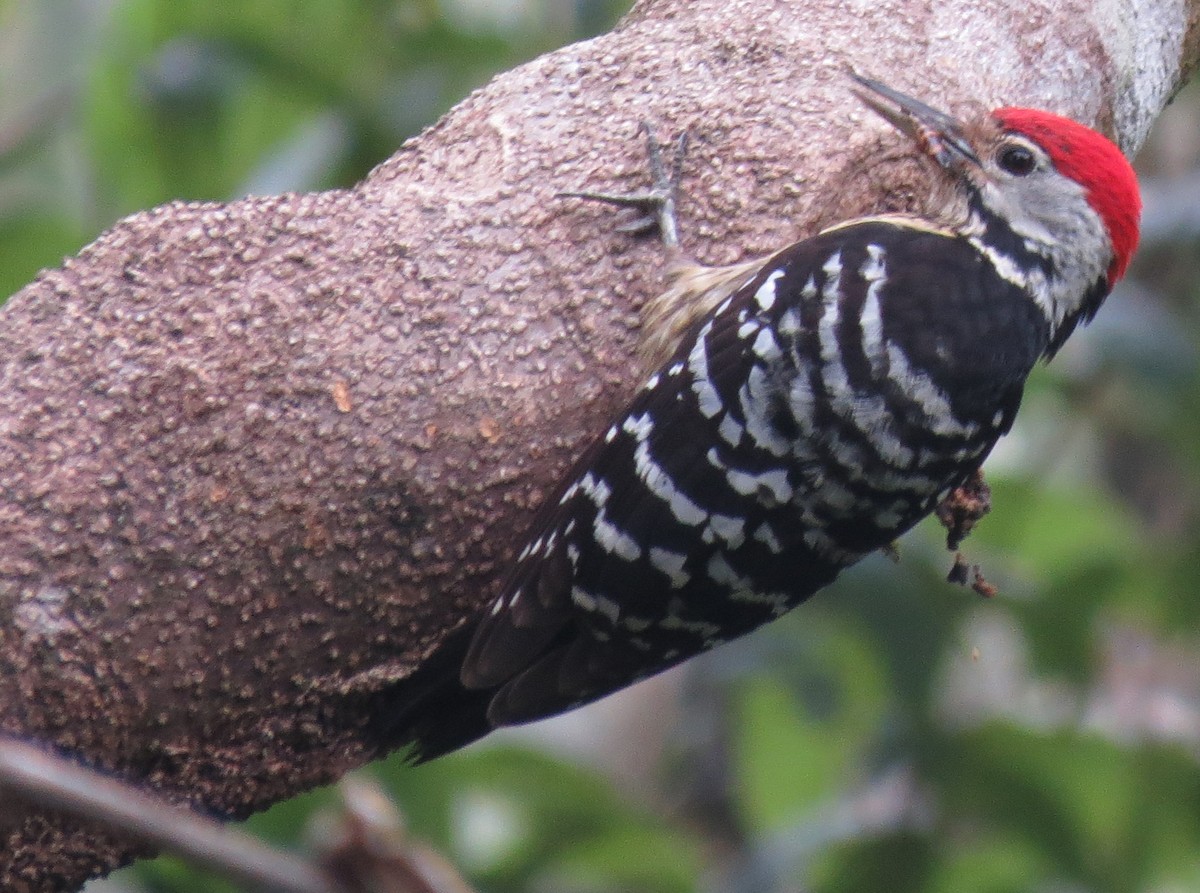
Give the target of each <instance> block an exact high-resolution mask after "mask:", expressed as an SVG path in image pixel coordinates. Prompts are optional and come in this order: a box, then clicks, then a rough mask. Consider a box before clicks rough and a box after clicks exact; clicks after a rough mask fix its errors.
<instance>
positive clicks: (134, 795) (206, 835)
mask: <svg viewBox="0 0 1200 893" xmlns="http://www.w3.org/2000/svg"><path fill="white" fill-rule="evenodd" d="M0 791H7V792H8V793H11V794H12V795H14V796H16V797H19V798H21V799H23V800H25V801H27V802H29V803H31V804H34V805H36V806H41V807H44V808H47V809H53V810H56V811H59V812H64V813H68V814H70V815H73V816H75V817H77V818H80V819H83V820H85V821H89V822H95V823H97V824H99V825H101V826H103V827H105V828H109V829H111V830H112V831H114V832H119V833H120V834H121V835H122V836H124V837H127V838H128V839H130V840H132V841H138V842H141V843H144V844H147V845H149V846H151V847H154V848H155V849H159V850H162V851H164V852H167V853H171V854H173V855H176V856H179V857H180V858H182V859H185V860H187V861H188V862H191V863H193V864H194V865H197V866H200V867H203V868H208V869H211V870H212V871H215V872H218V873H219V874H221V875H223V876H225V877H227V878H229V879H230V880H232V881H235V882H237V883H242V884H245V885H247V886H248V887H250V888H252V889H267V890H273V891H277V893H393V891H394V893H470V891H471V888H470V887H469V886H467V884H466V882H465V881H463V880H462V878H461V876H459V874H458V873H457V872H456V871H455V870H454V869H453V868H452V867H451V866H450V864H449V862H447V861H446V860H445V859H444V858H443V857H442V856H440V855H439V854H437V853H436V852H434V851H433V850H431V849H430V848H428V847H426V846H424V845H423V844H420V843H418V842H416V841H412V840H409V839H407V838H406V837H405V834H404V831H403V828H402V827H401V824H400V819H399V816H398V815H397V813H396V810H395V807H394V806H393V805H392V803H391V802H390V801H389V800H388V799H387V798H386V797H385V796H384V795H383V793H382V792H381V791H379V790H378V789H377V788H376V787H374V786H373V785H371V784H369V783H367V782H366V781H363V780H354V779H347V780H346V781H344V782H343V783H342V785H341V794H342V809H340V810H338V811H337V812H336V813H330V814H326V815H318V816H317V817H316V819H314V827H313V828H312V829H310V830H311V833H310V837H311V838H312V847H313V849H314V850H315V853H314V856H313V857H312V858H311V859H308V858H303V857H300V856H297V855H293V854H291V853H285V852H282V851H280V850H277V849H274V848H272V847H269V846H266V845H265V844H263V843H261V842H259V841H258V840H256V839H255V838H253V837H250V836H249V835H247V834H244V833H242V832H240V831H237V830H236V829H234V828H231V827H229V826H226V825H222V824H220V823H219V822H217V821H215V820H213V819H207V818H204V817H202V816H200V815H197V814H196V813H194V812H190V811H188V810H186V809H180V808H179V807H177V806H173V805H171V804H170V803H167V802H165V801H163V800H161V799H159V798H157V797H154V796H152V795H150V794H147V793H144V792H142V791H139V790H137V789H136V788H134V787H132V786H131V785H128V784H125V783H123V782H120V781H116V780H114V779H111V778H106V777H105V776H103V775H100V774H99V773H97V772H94V771H92V770H90V769H86V768H84V767H82V766H78V765H76V764H75V763H72V762H71V761H69V760H66V759H63V758H62V757H57V756H54V755H52V754H49V753H46V752H45V751H42V750H39V749H38V748H36V747H34V746H32V745H28V744H22V743H21V742H19V741H13V740H11V739H8V738H3V737H0Z"/></svg>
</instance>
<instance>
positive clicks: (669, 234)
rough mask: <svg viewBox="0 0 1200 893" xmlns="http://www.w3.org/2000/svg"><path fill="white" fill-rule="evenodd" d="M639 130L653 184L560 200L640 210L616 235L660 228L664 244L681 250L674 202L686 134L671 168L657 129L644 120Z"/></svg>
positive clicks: (572, 194)
mask: <svg viewBox="0 0 1200 893" xmlns="http://www.w3.org/2000/svg"><path fill="white" fill-rule="evenodd" d="M638 130H639V131H640V132H642V133H644V134H645V135H646V154H647V156H648V157H649V160H650V176H651V178H652V179H653V183H652V184H651V186H650V188H649V189H647V190H645V191H643V192H632V193H611V192H559V193H557V197H558V198H582V199H587V200H588V201H594V202H604V203H605V204H609V205H616V206H617V207H620V208H634V209H636V210H638V211H641V212H642V214H641V216H640V217H636V218H634V219H633V220H630V221H627V222H625V223H622V224H619V225H618V226H617V228H616V229H617V232H621V233H635V234H636V233H644V232H649V231H650V230H652V229H654V228H656V227H657V228H658V231H659V234H660V235H661V237H662V241H663V245H665V246H666V247H667V248H668V249H670V250H674V249H676V248H678V247H679V227H678V224H677V223H676V221H675V201H676V197H677V193H678V190H679V180H680V176H681V175H682V172H683V159H684V157H685V155H686V154H687V133H682V134H680V136H679V138H678V139H676V140H675V142H674V147H675V149H674V152H673V153H672V156H671V164H670V167H669V169H668V167H667V165H666V164H664V162H663V151H662V150H663V146H662V144H661V143H660V142H659V141H658V138H657V137H656V136H655V134H654V128H653V127H651V126H650V124H648V123H647V122H645V121H643V122H642V123H641V124H640V125H639V127H638Z"/></svg>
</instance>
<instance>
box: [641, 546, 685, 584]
mask: <svg viewBox="0 0 1200 893" xmlns="http://www.w3.org/2000/svg"><path fill="white" fill-rule="evenodd" d="M686 562H687V556H686V555H680V554H679V553H678V552H671V551H668V550H667V549H660V548H659V547H658V546H651V547H650V564H651V565H652V566H653V567H655V568H656V569H658V570H660V571H662V573H664V574H666V577H667V579H668V580H670V581H671V588H672V589H680V588H682V587H683V586H685V585H687V582H688V580H690V579H691V575H690V574H688V573H687V572H686V571H685V570H684V569H683V566H684V564H685V563H686Z"/></svg>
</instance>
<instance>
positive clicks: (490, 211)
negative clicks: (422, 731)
mask: <svg viewBox="0 0 1200 893" xmlns="http://www.w3.org/2000/svg"><path fill="white" fill-rule="evenodd" d="M1196 8H1197V5H1196V3H1194V2H1193V3H1191V4H1190V5H1189V8H1188V9H1186V10H1181V9H1180V8H1179V6H1178V5H1172V4H1166V3H1162V2H1154V0H1127V2H1123V3H1119V4H1115V5H1114V4H1112V3H1084V2H1074V3H1067V2H1058V3H1056V4H1055V5H1053V6H1039V7H1036V8H1030V9H1029V10H1027V11H1026V12H1025V13H1023V14H1022V15H1014V14H1013V13H1012V10H1011V6H1010V5H1009V4H1007V3H1004V2H1000V0H989V2H984V0H937V2H908V3H903V4H891V3H882V4H874V5H869V6H867V7H864V8H856V9H854V10H851V9H850V8H848V7H847V6H846V5H845V4H843V3H840V2H836V0H820V2H813V0H803V2H799V0H644V2H641V3H639V4H638V5H637V7H636V8H635V9H634V11H633V12H632V13H631V14H630V15H629V16H628V17H627V18H626V20H625V21H624V22H623V23H622V24H621V25H620V26H619V27H618V28H617V30H616V31H614V32H613V33H612V34H609V35H606V36H604V37H601V38H598V39H596V40H593V41H588V42H585V43H581V44H578V45H575V46H572V47H567V48H565V49H563V50H561V51H559V52H556V53H552V54H550V55H548V56H545V57H542V58H540V59H537V60H535V61H533V62H531V63H529V64H528V65H525V66H523V67H521V68H518V69H516V70H514V71H512V72H509V73H507V74H505V75H502V76H500V77H498V78H497V79H495V80H494V81H493V82H492V83H491V84H489V85H488V86H487V87H486V88H484V89H483V90H481V91H479V92H477V93H476V94H474V95H472V96H471V97H469V98H468V99H466V100H465V101H464V102H463V103H462V104H460V105H459V106H458V107H457V108H456V109H454V110H453V111H452V112H451V113H450V114H448V115H447V116H446V117H445V118H444V119H443V120H442V121H441V122H440V123H439V124H437V125H436V126H435V127H433V128H431V129H430V130H428V131H426V132H425V133H423V134H422V135H421V136H419V137H417V138H416V139H414V140H412V141H410V142H409V143H407V144H406V145H405V146H404V147H403V148H402V149H401V150H400V151H399V152H398V153H397V154H396V155H395V156H394V157H393V158H391V159H390V160H389V161H387V162H385V163H384V164H382V165H381V166H380V167H379V168H377V169H376V170H375V171H374V172H373V173H372V174H371V176H370V177H369V178H368V179H367V180H366V181H365V182H363V183H362V184H360V185H359V186H358V187H356V188H355V189H352V190H349V191H338V192H327V193H320V194H313V195H286V196H278V197H269V198H257V197H255V198H248V199H245V200H242V201H238V202H233V203H229V204H224V205H215V204H208V205H196V204H172V205H168V206H165V207H162V208H159V209H156V210H153V211H149V212H146V213H143V214H139V215H135V216H133V217H131V218H129V219H127V220H125V221H123V222H121V223H120V224H118V225H117V226H115V227H114V228H113V229H112V230H110V231H109V232H108V233H106V234H105V235H103V236H102V237H101V238H100V239H98V240H97V241H96V242H95V243H93V244H92V245H91V246H89V247H88V248H86V249H84V251H83V252H81V253H80V255H79V256H78V257H75V258H73V259H71V260H68V261H67V262H66V263H65V264H64V265H63V266H62V268H60V269H58V270H54V271H51V272H47V273H44V274H43V275H41V276H39V278H38V279H37V280H36V281H35V282H33V283H31V284H30V285H29V286H28V287H26V288H25V289H23V290H22V291H21V292H19V293H18V294H17V295H15V296H14V297H13V298H12V299H11V300H10V301H9V303H8V304H7V305H6V306H5V308H4V311H3V313H4V320H3V331H0V357H3V386H0V487H2V492H3V502H2V504H0V516H2V517H3V531H4V536H3V539H2V542H0V618H3V619H2V621H0V678H3V679H4V682H3V684H2V685H0V730H3V731H6V732H8V733H10V734H14V735H19V736H23V737H27V738H40V739H47V740H52V741H53V742H55V744H56V745H57V746H58V747H59V748H62V749H64V750H66V751H68V752H73V753H77V754H78V755H79V756H80V757H81V758H82V759H85V760H86V761H87V762H89V763H92V764H94V765H97V766H100V767H103V768H105V769H107V770H109V771H112V772H114V773H117V774H119V775H121V776H123V777H125V778H128V779H135V780H141V781H144V782H145V783H146V784H147V785H151V786H153V787H155V788H158V789H160V790H161V791H163V792H164V793H166V794H167V795H168V796H170V797H172V798H174V799H175V800H176V801H178V802H186V803H191V804H194V805H196V806H198V807H203V808H204V809H206V810H210V811H218V812H221V813H224V814H227V815H230V816H242V815H245V814H246V813H248V812H250V811H252V810H254V809H258V808H261V807H263V806H265V805H267V804H269V803H271V802H274V801H276V800H279V799H282V798H284V797H287V796H289V795H291V794H294V793H296V792H297V791H300V790H302V789H305V788H308V787H311V786H313V785H315V784H318V783H321V782H325V781H328V780H330V779H332V778H335V777H337V776H338V775H340V774H341V773H343V772H344V771H345V770H347V769H348V768H350V767H352V766H354V765H358V764H360V763H362V762H365V761H367V760H369V759H372V758H373V757H375V756H378V755H379V752H380V750H381V743H380V742H379V741H378V740H375V739H374V738H373V737H372V734H371V733H370V731H369V729H370V723H369V720H370V715H369V714H370V712H371V711H378V710H385V709H386V705H387V695H388V692H389V691H390V690H391V689H392V687H394V685H395V684H396V683H397V682H398V681H400V680H402V679H404V678H405V677H406V676H407V675H408V674H410V673H411V672H412V671H413V669H414V668H415V667H417V666H418V665H419V664H420V663H421V661H422V659H423V658H424V657H425V656H426V655H427V654H428V653H429V652H430V651H431V650H432V649H433V648H434V647H435V646H436V644H437V643H438V642H439V641H441V640H442V639H443V638H444V637H445V636H446V635H447V634H448V633H449V632H450V631H451V630H453V629H454V628H455V627H456V626H457V625H458V624H460V623H461V622H462V621H463V620H464V619H465V618H466V617H468V616H469V615H470V614H471V613H472V612H473V611H475V610H476V609H477V608H478V607H479V606H480V605H481V604H483V603H484V601H485V600H486V599H487V597H488V596H489V595H490V594H491V593H492V592H493V591H494V586H495V584H496V580H497V573H498V571H499V570H500V569H501V567H502V565H503V561H504V559H505V557H506V556H507V555H509V554H510V553H511V551H512V549H513V548H514V546H515V545H516V544H517V542H518V539H519V534H520V531H521V530H522V528H523V527H524V525H525V524H526V523H527V522H528V520H529V517H530V513H531V512H532V510H533V509H534V508H535V507H536V505H537V503H538V501H539V499H540V498H541V497H542V495H543V494H544V493H545V492H546V490H547V489H548V488H549V487H551V486H553V484H554V482H555V481H556V480H557V478H558V477H559V476H560V475H561V474H563V473H564V471H565V469H566V468H567V466H568V465H569V463H570V462H571V460H572V458H573V456H574V455H575V454H576V451H577V450H578V449H579V447H580V446H581V444H582V443H584V442H585V440H586V439H587V438H588V437H589V436H591V435H594V433H595V432H597V431H599V430H601V429H602V427H603V425H604V424H605V422H606V420H607V417H608V416H609V414H610V413H612V412H613V411H614V410H615V409H616V408H617V407H618V406H619V405H620V404H621V403H622V401H624V400H625V399H626V398H627V397H628V396H629V395H630V393H631V392H632V390H633V389H634V387H635V386H636V384H637V383H638V377H637V376H636V375H632V374H631V372H630V364H631V358H632V357H634V356H635V354H636V351H637V348H638V346H639V341H640V339H641V338H642V337H643V333H642V332H641V330H640V329H639V320H638V312H639V309H640V307H641V305H642V303H643V302H644V301H645V300H646V298H647V297H649V296H650V295H651V294H652V293H653V292H654V291H655V290H656V289H657V288H658V287H659V286H660V285H661V276H660V266H659V261H658V256H657V249H656V247H655V246H654V245H653V244H652V243H651V242H649V241H643V242H635V241H632V240H630V239H629V238H628V237H625V236H622V235H620V234H619V233H615V232H614V231H613V227H612V225H611V220H610V216H609V212H607V211H606V210H604V209H599V208H591V207H585V206H581V205H579V204H569V205H568V204H564V203H561V202H557V201H555V200H554V198H553V195H554V194H555V193H556V192H558V191H562V190H569V189H575V188H580V187H587V188H596V189H606V190H620V189H624V188H630V187H634V186H638V185H644V180H643V179H642V177H643V163H642V156H641V142H640V140H639V139H638V138H637V137H636V128H637V125H638V123H639V122H640V121H643V120H650V121H653V122H656V123H657V124H658V125H659V130H660V133H662V135H663V136H664V137H669V136H671V135H673V134H675V133H678V132H679V131H681V130H683V129H686V130H687V131H688V132H689V134H690V135H691V137H692V149H691V153H690V155H689V158H688V162H687V170H686V172H685V177H684V184H683V188H684V195H683V200H682V207H681V224H682V239H683V246H684V249H685V250H686V251H689V252H691V253H692V254H693V255H695V256H696V257H697V258H698V259H700V260H702V261H704V262H707V263H731V262H733V261H736V260H738V259H739V258H742V257H748V256H751V255H754V254H761V253H764V252H766V251H768V250H770V249H772V248H776V247H779V246H780V245H782V244H784V243H785V242H786V241H788V240H790V239H793V238H795V237H797V236H799V235H802V234H804V233H806V232H809V231H812V230H813V229H814V228H815V227H816V226H817V225H818V224H819V223H822V222H829V221H830V220H832V219H835V218H836V217H839V216H846V215H848V214H850V213H853V212H856V211H861V210H864V209H867V208H871V207H876V206H878V205H879V204H880V203H881V202H886V201H893V202H895V201H900V202H902V201H903V191H904V188H903V187H904V184H903V183H900V184H899V185H897V183H896V182H894V181H893V180H891V179H889V175H888V172H887V171H881V169H872V170H868V169H861V168H860V167H858V166H856V165H858V164H859V163H860V162H861V159H862V153H863V151H864V149H866V148H867V147H869V146H872V145H876V144H877V141H878V140H880V139H881V134H882V133H883V125H881V124H877V123H876V122H874V121H872V120H871V118H870V116H869V115H867V114H864V112H863V111H862V109H861V108H860V107H858V106H857V104H856V102H855V101H854V100H853V98H852V96H851V94H850V92H849V90H848V88H847V81H846V78H845V77H844V71H845V70H846V68H847V67H848V66H853V67H854V68H855V69H857V70H860V71H862V72H864V73H868V74H870V75H872V76H875V77H880V78H883V79H885V80H887V81H889V82H890V83H892V84H894V85H895V86H896V87H898V88H901V89H905V90H908V91H910V92H914V93H917V94H919V95H921V96H922V97H923V98H927V99H928V101H930V102H931V103H935V104H940V105H943V106H945V107H947V108H949V109H950V110H955V109H959V110H961V109H962V108H963V107H964V105H966V104H967V103H970V102H982V103H984V104H985V105H998V104H1026V105H1037V106H1043V107H1048V108H1051V109H1054V110H1057V111H1061V112H1064V113H1066V114H1070V115H1072V116H1074V117H1076V118H1078V119H1080V120H1083V121H1085V122H1088V123H1096V122H1099V123H1100V124H1101V126H1104V127H1106V128H1108V129H1109V130H1110V131H1111V132H1113V133H1114V134H1115V136H1116V137H1117V139H1118V140H1119V142H1120V143H1121V144H1122V145H1123V146H1125V147H1126V148H1128V149H1133V148H1135V147H1136V146H1138V145H1139V144H1140V143H1141V141H1142V140H1143V138H1144V137H1145V135H1146V132H1147V130H1148V129H1149V126H1150V123H1151V121H1152V120H1153V118H1154V116H1155V114H1157V112H1158V111H1159V109H1160V108H1161V107H1162V105H1163V104H1164V103H1165V101H1166V100H1167V98H1168V97H1169V96H1170V94H1171V93H1172V91H1173V90H1174V89H1175V88H1176V87H1177V86H1178V84H1179V83H1180V82H1181V79H1182V77H1183V72H1184V70H1188V69H1190V68H1191V67H1193V66H1194V65H1195V62H1196V57H1197V41H1196V34H1197V28H1196V27H1195V24H1196V20H1197V12H1196ZM1185 15H1186V16H1188V17H1189V18H1188V19H1187V20H1186V21H1185V20H1184V19H1183V18H1182V16H1185ZM1114 16H1119V18H1113V17H1114ZM849 171H854V172H855V176H854V177H850V176H849V174H848V173H847V172H849ZM887 193H890V194H887ZM829 196H836V200H830V199H829ZM0 833H3V834H4V835H5V837H6V844H5V846H4V848H3V851H2V852H0V887H3V888H4V889H17V890H24V889H39V888H47V889H50V888H54V889H67V888H70V887H72V886H74V885H76V884H77V883H79V882H80V881H82V880H83V879H84V878H86V877H88V876H89V875H92V874H96V873H101V872H103V871H106V870H108V869H110V868H112V867H113V866H115V865H117V864H120V863H121V862H122V861H124V860H126V859H127V858H128V857H129V855H130V852H131V851H130V849H129V848H128V847H127V846H124V845H122V844H119V843H117V842H115V841H113V840H111V839H108V838H106V837H104V836H103V835H99V834H97V833H96V832H94V830H89V829H88V828H86V827H84V826H82V825H78V824H75V823H74V822H72V821H70V820H68V819H65V818H63V817H60V816H57V815H53V814H49V813H44V812H33V811H26V812H22V811H20V810H19V809H10V810H6V811H5V813H4V814H3V815H2V816H0Z"/></svg>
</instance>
